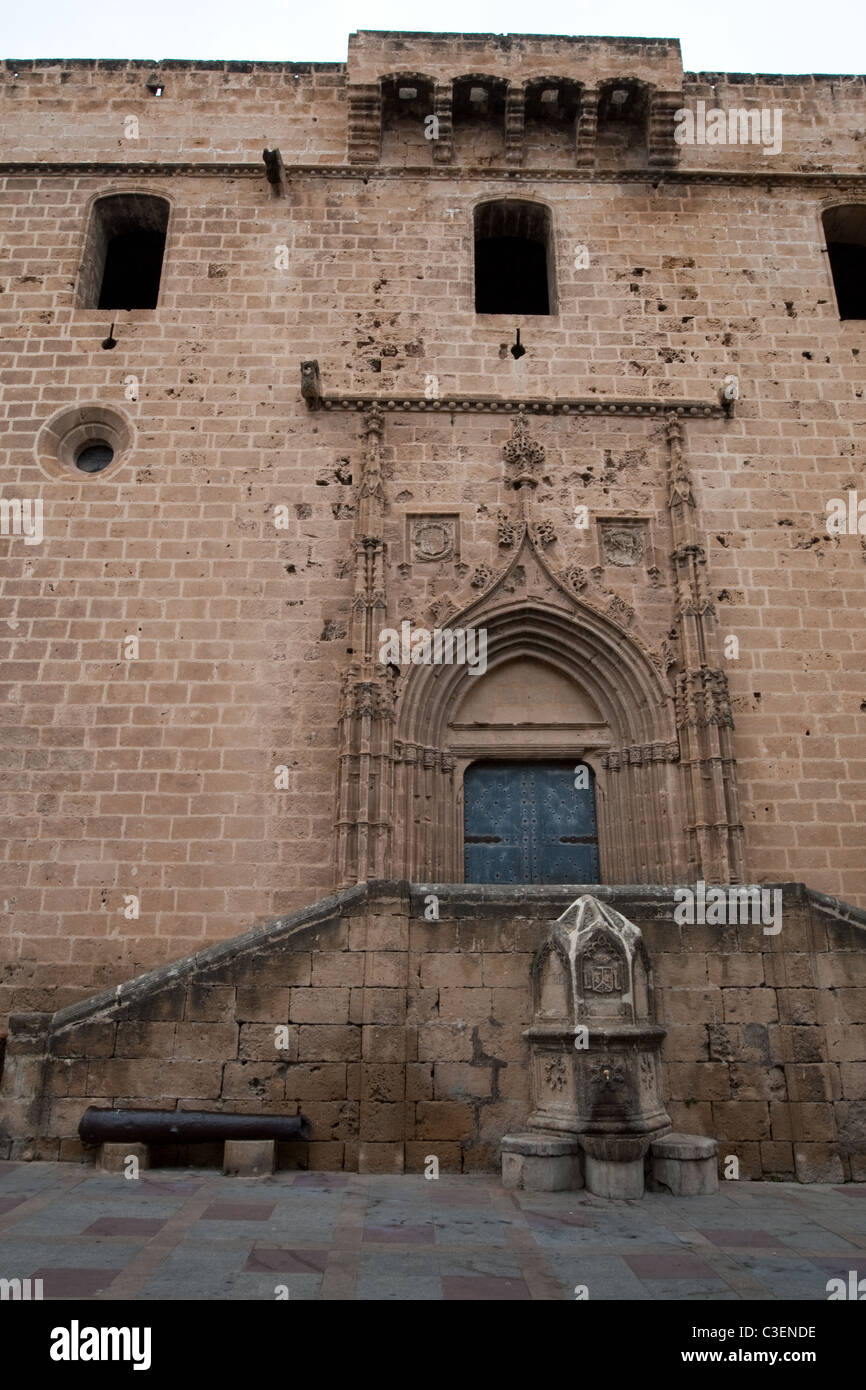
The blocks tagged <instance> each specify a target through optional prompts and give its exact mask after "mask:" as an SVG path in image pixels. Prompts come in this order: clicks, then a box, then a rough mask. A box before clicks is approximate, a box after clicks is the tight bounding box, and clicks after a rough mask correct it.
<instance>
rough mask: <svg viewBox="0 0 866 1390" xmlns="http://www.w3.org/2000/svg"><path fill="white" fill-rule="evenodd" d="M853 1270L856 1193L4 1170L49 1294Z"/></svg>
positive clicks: (782, 1286)
mask: <svg viewBox="0 0 866 1390" xmlns="http://www.w3.org/2000/svg"><path fill="white" fill-rule="evenodd" d="M852 1270H855V1271H857V1277H858V1279H860V1278H864V1277H866V1185H863V1184H859V1185H854V1184H852V1185H845V1186H839V1187H822V1186H805V1185H800V1184H797V1183H749V1182H729V1183H723V1184H722V1190H721V1191H720V1192H719V1193H718V1195H716V1196H712V1197H688V1198H674V1197H668V1196H661V1195H658V1194H647V1196H646V1197H645V1198H644V1199H643V1200H642V1201H630V1202H608V1201H604V1200H602V1199H601V1198H597V1197H592V1196H590V1195H588V1194H587V1193H586V1192H555V1193H528V1192H506V1191H505V1190H504V1189H503V1188H502V1187H501V1185H500V1183H499V1181H498V1179H497V1177H496V1176H495V1175H493V1174H491V1175H483V1176H471V1177H470V1176H466V1177H458V1176H446V1175H443V1176H441V1177H440V1178H438V1179H425V1178H424V1177H423V1176H420V1175H419V1176H404V1177H382V1176H367V1175H359V1174H356V1173H305V1172H286V1173H282V1172H281V1173H279V1174H276V1175H275V1176H274V1177H272V1178H258V1179H250V1178H230V1177H224V1176H222V1175H221V1174H219V1173H217V1172H215V1171H212V1170H204V1169H198V1170H195V1171H190V1170H187V1171H177V1170H174V1169H172V1170H166V1169H163V1170H151V1171H149V1172H143V1173H142V1174H141V1176H140V1177H139V1178H138V1179H135V1180H129V1179H126V1178H124V1177H123V1176H122V1175H120V1174H104V1173H101V1172H98V1171H96V1170H94V1169H93V1168H88V1167H84V1166H78V1165H73V1164H52V1163H0V1278H6V1279H11V1278H21V1279H24V1278H31V1279H32V1278H38V1279H41V1280H42V1281H43V1296H44V1298H46V1299H64V1300H65V1299H91V1300H101V1299H107V1300H111V1299H167V1300H175V1299H226V1300H234V1299H246V1300H261V1299H275V1298H288V1299H292V1300H297V1299H302V1300H310V1299H359V1300H364V1299H368V1300H370V1299H375V1300H379V1299H399V1300H406V1299H412V1300H440V1299H447V1300H452V1299H453V1300H466V1299H487V1300H499V1299H508V1300H512V1299H542V1300H543V1299H557V1300H562V1299H575V1298H576V1297H588V1298H589V1299H590V1300H615V1299H629V1300H631V1299H639V1300H653V1299H663V1300H676V1301H682V1300H684V1299H688V1300H707V1301H718V1300H739V1299H744V1300H752V1299H765V1300H786V1299H810V1300H812V1299H814V1300H820V1301H826V1300H827V1281H828V1280H829V1279H831V1278H842V1279H844V1280H846V1281H847V1280H848V1278H849V1274H850V1271H852ZM583 1290H585V1293H584V1292H583Z"/></svg>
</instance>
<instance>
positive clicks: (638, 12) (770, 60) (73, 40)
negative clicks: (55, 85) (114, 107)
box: [0, 0, 866, 73]
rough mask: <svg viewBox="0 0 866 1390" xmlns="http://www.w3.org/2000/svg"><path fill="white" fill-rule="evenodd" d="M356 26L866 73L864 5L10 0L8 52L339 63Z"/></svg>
mask: <svg viewBox="0 0 866 1390" xmlns="http://www.w3.org/2000/svg"><path fill="white" fill-rule="evenodd" d="M355 29H414V30H426V31H434V32H443V31H444V32H447V31H458V32H463V33H469V32H473V33H497V34H503V33H512V34H525V33H534V34H620V35H632V36H638V37H645V38H678V39H680V40H681V42H682V47H683V61H684V64H685V67H686V69H687V70H689V71H692V72H694V71H704V72H706V71H716V72H781V73H795V72H838V73H843V72H845V73H864V72H866V0H790V3H787V4H786V3H784V0H648V3H647V2H646V0H644V2H643V3H641V0H602V3H597V4H587V3H584V0H571V3H566V0H532V3H531V4H527V3H526V0H522V2H521V3H518V0H435V3H434V0H420V2H419V0H414V3H412V0H301V3H298V0H0V56H2V57H8V58H259V59H270V60H271V61H281V62H309V61H318V62H324V61H329V62H341V61H344V60H345V57H346V41H347V38H348V35H349V34H350V33H351V32H352V31H353V30H355Z"/></svg>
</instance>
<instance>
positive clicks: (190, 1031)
mask: <svg viewBox="0 0 866 1390" xmlns="http://www.w3.org/2000/svg"><path fill="white" fill-rule="evenodd" d="M777 886H778V887H781V888H782V891H783V917H782V922H783V925H782V930H781V931H780V932H779V934H778V935H775V936H773V935H767V934H765V933H764V931H763V929H762V926H761V925H760V924H757V925H740V926H728V927H717V926H699V925H693V926H690V925H685V924H684V925H679V926H678V925H676V924H675V922H674V901H675V900H674V889H673V888H644V887H622V888H617V887H593V888H592V889H591V891H592V892H593V893H595V894H596V896H598V897H599V898H601V899H602V900H603V901H606V902H609V903H611V905H612V906H614V907H616V908H617V909H618V911H620V912H622V913H623V914H624V915H625V916H626V917H628V918H629V919H630V920H631V921H633V922H635V923H636V925H638V926H639V927H640V928H641V930H642V931H643V933H644V937H645V940H646V943H647V946H648V949H649V953H650V958H651V961H652V966H653V972H654V980H655V989H656V1001H657V1015H658V1021H659V1022H660V1023H662V1024H664V1026H665V1027H666V1028H667V1037H666V1039H665V1042H664V1046H663V1051H662V1057H663V1063H664V1083H665V1096H666V1104H667V1109H668V1112H669V1114H670V1117H671V1120H672V1122H673V1125H674V1128H675V1129H677V1130H685V1131H687V1132H689V1133H692V1134H707V1135H712V1136H713V1137H715V1138H717V1139H718V1140H719V1142H720V1156H721V1158H722V1159H724V1157H725V1156H726V1155H734V1156H736V1157H737V1158H738V1160H739V1172H740V1176H741V1177H751V1178H759V1177H762V1176H763V1177H776V1178H794V1177H796V1178H799V1179H800V1180H802V1181H823V1182H841V1181H846V1180H851V1179H854V1180H863V1179H864V1178H866V914H864V913H862V912H860V911H858V910H857V909H854V908H850V907H847V906H846V905H845V904H842V903H839V902H837V901H835V900H834V899H830V898H826V897H823V896H822V895H820V894H816V893H811V892H810V891H809V890H807V889H806V888H805V887H804V886H803V885H801V884H786V885H777ZM582 891H587V890H586V889H584V888H582V887H580V886H573V887H572V886H569V887H564V888H529V889H527V888H520V889H512V888H498V887H488V886H477V885H410V884H407V883H381V882H377V883H370V884H368V885H363V886H360V887H357V888H352V889H349V890H347V891H346V892H343V893H340V894H338V895H336V896H334V897H331V898H327V899H324V900H323V901H321V902H319V903H316V904H315V905H314V906H312V907H310V908H306V909H304V910H303V911H301V912H298V913H295V914H293V915H292V916H290V917H286V918H281V919H279V920H278V921H276V922H273V923H270V924H269V925H267V926H264V927H261V928H258V929H256V930H254V931H251V932H247V933H246V934H245V935H243V936H239V937H236V938H234V939H233V940H230V941H226V942H223V943H221V944H220V945H218V946H215V947H212V948H209V949H208V950H205V951H203V952H201V953H200V954H198V955H195V956H192V957H190V958H188V959H186V960H182V961H179V962H177V963H175V964H172V965H170V966H167V967H165V968H163V969H160V970H156V971H152V972H150V973H148V974H146V975H142V976H140V977H138V978H137V979H135V980H132V981H130V982H128V983H126V984H121V985H119V986H118V988H117V989H116V990H113V991H109V992H106V993H103V994H100V995H97V996H95V997H93V998H90V999H85V1000H83V1001H82V1002H81V1003H79V1004H76V1005H74V1006H72V1007H71V1008H66V1009H64V1010H62V1011H61V1012H59V1013H56V1014H54V1015H49V1014H23V1015H16V1016H13V1018H12V1021H11V1025H10V1036H9V1044H8V1053H7V1058H6V1066H5V1072H4V1077H3V1086H2V1092H0V1156H4V1157H15V1158H28V1157H29V1158H43V1159H46V1158H47V1159H57V1158H59V1159H67V1160H80V1159H81V1158H82V1156H83V1151H82V1148H81V1145H80V1142H79V1140H78V1137H77V1127H78V1122H79V1120H80V1118H81V1115H82V1113H83V1111H84V1109H85V1108H86V1107H87V1106H88V1105H103V1106H109V1105H115V1106H131V1107H142V1108H151V1107H160V1108H164V1109H170V1110H171V1109H175V1108H178V1109H203V1110H233V1111H249V1112H257V1113H267V1112H270V1113H275V1114H294V1113H296V1112H297V1111H298V1110H303V1112H304V1113H305V1114H306V1115H308V1116H309V1118H310V1120H311V1121H312V1126H313V1137H312V1140H311V1141H310V1142H309V1143H298V1144H295V1145H283V1146H281V1148H280V1153H279V1162H280V1164H281V1165H282V1166H295V1165H302V1166H309V1167H310V1168H317V1169H340V1168H346V1169H351V1170H354V1169H360V1170H362V1171H366V1172H401V1171H413V1172H417V1171H421V1170H422V1169H423V1167H424V1163H425V1160H426V1158H427V1156H428V1155H431V1154H435V1155H436V1156H437V1158H438V1159H439V1164H440V1168H441V1170H442V1171H464V1172H466V1171H473V1170H492V1169H496V1168H497V1166H498V1161H499V1141H500V1139H501V1137H502V1136H503V1135H504V1134H506V1133H508V1132H509V1131H514V1130H519V1129H521V1128H522V1127H523V1126H524V1125H525V1122H526V1119H527V1116H528V1114H529V1110H530V1094H529V1076H528V1071H527V1057H528V1053H527V1045H526V1042H525V1040H524V1038H523V1030H524V1028H526V1027H527V1026H528V1024H529V1022H530V1012H531V1003H530V991H529V968H530V962H531V959H532V954H533V952H534V951H535V950H536V949H537V947H538V946H539V945H540V944H541V943H542V941H543V940H544V938H545V936H546V934H547V930H548V924H549V923H550V922H551V921H552V920H554V919H555V918H556V917H558V916H559V915H560V914H561V913H562V912H563V911H564V909H565V908H566V907H567V906H568V904H569V903H570V902H571V901H573V899H574V898H575V897H576V896H578V894H579V893H580V892H582ZM431 894H433V895H435V896H436V899H437V901H438V911H439V920H438V921H427V920H425V910H427V911H428V912H429V910H430V908H429V899H430V895H431ZM278 1030H281V1031H278ZM155 1157H156V1159H157V1161H166V1162H171V1161H182V1162H191V1161H194V1162H197V1163H200V1162H203V1161H205V1162H206V1161H212V1162H213V1161H216V1159H217V1154H216V1152H214V1153H208V1152H207V1151H204V1150H202V1149H201V1148H198V1149H196V1150H195V1151H193V1152H191V1153H187V1152H173V1151H172V1152H168V1151H167V1152H165V1153H158V1154H156V1155H155Z"/></svg>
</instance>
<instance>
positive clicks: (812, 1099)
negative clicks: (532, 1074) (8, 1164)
mask: <svg viewBox="0 0 866 1390" xmlns="http://www.w3.org/2000/svg"><path fill="white" fill-rule="evenodd" d="M0 75H2V83H0V87H2V99H3V111H4V119H3V130H4V135H3V146H4V147H3V150H2V152H0V153H2V161H3V162H2V164H0V177H2V180H3V185H4V194H3V198H2V201H0V218H2V241H0V289H2V291H3V293H2V296H0V322H2V324H3V329H4V331H3V339H4V341H3V343H2V344H0V357H2V361H3V366H4V368H5V371H4V380H5V385H4V387H3V390H4V396H5V401H6V408H5V414H4V417H3V423H2V428H3V436H2V439H0V446H2V449H3V451H4V452H3V459H4V462H3V467H4V476H3V482H4V486H3V489H2V496H3V498H6V499H17V501H18V503H19V504H20V505H19V508H18V513H17V515H18V516H19V519H20V522H21V524H20V526H19V527H18V529H17V531H16V527H15V519H16V512H15V509H14V508H12V507H9V508H7V509H6V510H5V511H4V514H3V516H4V536H3V539H2V545H3V548H4V552H5V554H4V560H3V574H4V596H5V608H4V622H3V625H2V627H0V646H2V661H3V667H2V671H0V679H2V681H3V684H4V692H3V700H2V705H0V708H2V709H3V711H4V715H3V722H4V746H5V756H4V769H5V770H4V774H3V787H4V794H3V801H4V814H5V817H6V820H5V829H6V842H7V843H6V851H5V853H6V856H7V857H6V860H5V862H4V863H3V867H2V872H3V894H2V902H0V905H2V907H3V911H4V915H3V918H2V931H3V937H2V941H3V947H2V950H3V969H2V974H0V1017H2V1018H4V1019H5V1018H10V1019H11V1020H12V1022H11V1024H10V1026H9V1046H8V1058H7V1066H6V1072H7V1075H6V1080H5V1091H6V1097H7V1099H6V1107H5V1113H6V1119H5V1121H4V1129H3V1131H2V1133H0V1144H2V1143H4V1142H5V1144H6V1146H7V1149H8V1151H10V1152H16V1153H25V1152H26V1153H30V1154H33V1153H38V1154H42V1155H44V1156H52V1157H57V1156H59V1157H67V1158H73V1157H77V1156H79V1155H80V1152H81V1148H80V1144H79V1142H78V1140H77V1139H76V1137H75V1134H76V1125H77V1118H79V1117H80V1113H81V1110H82V1109H83V1107H84V1106H85V1105H87V1104H91V1103H93V1104H122V1103H128V1104H131V1105H133V1106H138V1107H141V1106H143V1105H145V1104H151V1105H153V1104H157V1105H161V1106H163V1107H168V1108H171V1107H173V1106H175V1105H179V1106H180V1107H181V1108H193V1107H194V1106H196V1105H197V1106H199V1108H202V1107H203V1108H211V1109H212V1108H220V1107H223V1108H225V1107H229V1108H232V1109H243V1108H249V1109H259V1110H261V1109H265V1110H267V1107H272V1108H273V1109H274V1112H275V1113H276V1111H277V1110H279V1109H280V1107H283V1108H285V1106H286V1105H287V1104H289V1105H290V1106H300V1107H301V1108H302V1109H303V1110H304V1113H305V1114H307V1113H309V1114H310V1117H311V1119H312V1122H313V1130H314V1133H313V1141H312V1142H311V1144H310V1146H309V1152H305V1154H304V1155H300V1156H299V1155H298V1154H297V1153H293V1152H289V1149H290V1148H291V1146H286V1153H285V1154H284V1158H285V1160H286V1161H295V1160H299V1161H300V1160H302V1161H309V1162H311V1163H314V1164H315V1163H318V1164H320V1165H323V1166H330V1167H343V1166H345V1167H350V1168H351V1167H357V1166H359V1165H360V1166H361V1167H366V1168H368V1169H372V1170H377V1169H381V1170H387V1171H392V1170H394V1169H397V1170H398V1171H399V1170H401V1169H402V1168H403V1167H409V1168H411V1167H416V1168H417V1167H418V1166H419V1165H420V1164H421V1163H422V1161H423V1157H424V1155H425V1154H426V1153H428V1152H429V1151H430V1145H431V1144H433V1145H434V1147H435V1146H437V1145H438V1146H439V1148H438V1149H437V1152H440V1150H441V1154H442V1157H443V1162H447V1164H449V1165H450V1166H453V1167H455V1168H458V1169H459V1168H464V1169H466V1168H471V1167H473V1166H474V1167H490V1166H495V1163H496V1161H497V1153H498V1148H497V1146H498V1142H499V1140H500V1139H501V1137H502V1135H503V1134H504V1133H505V1132H506V1130H508V1129H509V1128H511V1129H513V1128H515V1127H516V1126H519V1125H520V1123H521V1122H522V1121H521V1117H522V1120H524V1121H525V1117H526V1114H527V1113H528V1109H529V1092H528V1080H527V1075H526V1051H525V1047H526V1045H525V1041H524V1040H523V1038H522V1031H521V1030H522V1029H523V1028H525V1027H526V1025H527V1024H528V1022H529V1017H528V1010H529V998H530V996H529V966H530V961H531V958H532V953H533V951H534V950H536V949H537V948H538V946H539V945H540V943H541V941H542V939H543V937H544V934H545V932H546V930H547V928H548V926H549V924H550V921H551V920H552V919H554V918H556V917H557V916H559V914H560V913H561V912H562V911H563V910H564V908H565V907H567V906H568V904H569V902H570V901H571V900H572V899H573V898H574V897H575V896H576V893H577V892H578V891H582V890H579V889H577V888H574V887H573V885H576V884H580V885H583V886H584V887H585V886H586V885H598V888H597V889H596V890H594V891H597V892H598V893H599V894H600V895H601V896H602V897H603V898H605V899H606V900H608V901H610V902H611V903H612V904H614V905H615V906H616V907H617V908H618V910H619V911H620V912H623V913H625V914H626V915H627V916H629V917H630V920H634V921H635V922H636V923H637V924H638V925H639V926H640V927H641V929H642V930H643V931H644V933H645V936H646V939H647V943H648V947H649V951H650V957H651V959H652V962H653V969H654V970H655V973H656V996H657V999H658V1007H659V1011H660V1021H661V1022H662V1023H664V1024H665V1026H666V1027H667V1028H668V1036H667V1039H666V1042H665V1046H664V1048H663V1051H662V1061H663V1067H664V1069H665V1078H666V1094H667V1108H668V1111H669V1113H670V1115H671V1118H672V1120H673V1122H674V1124H675V1125H679V1127H680V1128H684V1129H689V1130H691V1131H693V1132H701V1133H705V1134H712V1135H714V1136H715V1137H718V1138H719V1139H720V1141H721V1142H722V1143H723V1144H726V1145H727V1146H728V1148H727V1149H726V1150H725V1151H726V1152H736V1153H737V1155H738V1156H739V1157H740V1159H741V1160H742V1162H743V1164H744V1165H745V1171H746V1172H748V1173H749V1174H750V1175H752V1176H760V1175H762V1174H764V1175H774V1176H778V1175H783V1176H785V1175H796V1176H800V1177H803V1178H808V1177H818V1178H821V1179H825V1180H842V1179H845V1178H851V1177H857V1176H860V1177H862V1176H863V1172H864V1169H863V1164H864V1162H866V965H864V962H866V955H864V952H863V946H864V944H866V938H864V934H863V925H864V922H866V918H864V916H863V913H862V911H861V909H862V908H863V907H864V906H866V861H864V849H863V830H862V823H863V819H864V809H866V759H864V748H866V744H864V720H866V689H864V677H863V646H864V642H863V630H862V624H860V623H859V621H858V619H857V615H858V614H859V612H860V608H861V606H862V605H861V597H862V592H863V584H864V578H866V571H864V563H866V548H864V547H866V536H864V535H863V534H861V532H860V529H859V525H858V522H859V520H860V517H859V511H858V503H859V499H858V497H857V489H858V488H860V489H861V490H863V491H864V499H866V489H864V484H863V481H862V455H863V445H862V425H863V417H864V410H863V360H864V351H866V309H864V306H863V290H862V284H863V279H864V258H866V166H864V134H863V128H864V116H866V87H864V80H863V79H862V78H859V77H857V78H855V77H783V76H769V77H768V76H748V75H743V74H707V73H701V74H692V73H684V72H683V70H682V64H681V60H680V54H679V46H678V44H677V43H676V42H674V41H668V40H637V39H567V38H551V37H535V36H504V37H503V36H491V35H456V34H454V35H434V34H388V33H360V34H356V35H353V36H352V37H351V39H350V44H349V54H348V61H347V63H346V64H303V63H297V64H292V63H276V62H274V63H248V64H244V63H195V62H163V63H160V64H148V63H144V62H128V63H127V62H123V63H120V62H98V63H97V62H93V63H88V62H68V63H62V62H61V63H58V62H49V61H45V62H21V63H17V64H15V63H11V62H7V63H6V64H5V66H4V67H3V69H2V74H0ZM858 287H859V288H858ZM833 499H841V502H842V503H844V508H843V510H844V514H845V525H844V526H841V525H836V526H832V525H830V524H829V522H828V515H829V514H830V512H832V504H833ZM37 502H38V504H39V508H38V513H39V524H40V527H41V532H42V534H41V535H39V536H38V537H37V535H36V534H35V533H33V527H32V523H33V522H34V518H35V516H36V514H37ZM864 511H866V507H864ZM28 518H29V519H30V523H31V532H32V533H31V534H27V526H28ZM863 532H864V533H866V519H864V520H863ZM389 633H390V634H394V642H393V643H392V644H391V646H390V647H388V646H387V642H386V640H385V635H386V634H389ZM425 634H426V635H429V643H428V645H427V646H426V647H425V645H424V642H425V640H426V637H425ZM437 634H439V637H438V639H437V637H436V635H437ZM443 634H445V636H444V637H443ZM470 637H471V638H473V639H479V640H480V639H483V653H484V659H483V661H481V662H480V661H478V660H477V659H476V660H475V661H472V660H470V659H466V653H467V652H468V651H469V647H468V646H467V645H466V643H467V641H468V639H469V638H470ZM436 640H439V642H440V644H441V642H442V641H443V640H444V641H445V642H446V643H449V644H451V645H450V647H449V646H446V649H445V659H438V658H437V656H436V652H437V651H438V652H439V653H440V656H441V645H440V647H439V648H436V646H435V642H436ZM454 643H457V646H456V648H455V646H454ZM461 643H462V644H464V645H463V646H461V645H460V644H461ZM386 648H387V649H386ZM455 650H456V653H457V658H458V659H453V658H454V655H455ZM461 652H462V653H463V658H464V659H460V656H461ZM413 654H414V656H413ZM475 654H476V657H477V656H478V648H477V647H476V648H475ZM449 655H450V656H451V657H452V659H450V660H449V659H447V658H448V656H449ZM698 884H709V885H724V886H725V887H726V888H727V887H728V886H737V885H740V886H748V885H754V884H761V885H777V887H778V890H779V892H780V893H781V894H782V900H783V914H782V921H781V930H780V931H779V932H778V934H776V933H775V931H773V932H772V933H771V932H769V931H767V930H766V924H764V925H762V924H761V923H760V922H758V923H756V922H754V921H753V922H751V923H747V922H743V921H742V920H741V921H739V922H735V923H731V922H727V923H719V924H714V923H713V922H712V919H708V921H707V922H705V923H683V922H682V921H679V920H677V919H676V918H675V916H674V908H675V901H676V900H675V896H674V890H675V887H676V886H677V885H681V886H688V885H691V887H692V889H693V890H696V886H697V885H698ZM566 885H572V888H571V889H569V888H568V887H567V886H566ZM431 899H432V902H433V906H431ZM264 924H269V925H267V926H265V925H264ZM251 929H252V930H251ZM239 933H248V934H247V935H244V936H242V937H239V936H238V934H239ZM177 962H180V963H179V964H177ZM127 981H129V982H131V983H130V984H125V983H124V982H127ZM278 1026H285V1027H287V1028H288V1029H289V1030H291V1031H290V1043H289V1045H288V1051H287V1053H286V1055H285V1056H280V1057H278V1058H275V1057H274V1048H273V1041H272V1035H273V1030H274V1028H275V1027H278ZM171 1077H177V1082H176V1084H175V1083H174V1082H170V1081H169V1080H168V1078H171Z"/></svg>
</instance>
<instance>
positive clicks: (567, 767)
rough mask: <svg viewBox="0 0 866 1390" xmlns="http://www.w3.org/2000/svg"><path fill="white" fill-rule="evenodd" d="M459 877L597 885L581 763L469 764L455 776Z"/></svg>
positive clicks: (589, 782) (591, 781)
mask: <svg viewBox="0 0 866 1390" xmlns="http://www.w3.org/2000/svg"><path fill="white" fill-rule="evenodd" d="M463 826H464V834H463V856H464V865H463V877H464V880H465V882H466V883H598V881H599V856H598V828H597V823H596V814H595V778H594V776H593V772H592V769H591V768H590V767H589V766H588V764H586V763H578V764H575V762H574V761H573V760H572V761H571V762H541V761H532V762H477V763H472V764H471V765H470V766H469V767H468V768H467V769H466V773H465V776H464V779H463Z"/></svg>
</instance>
